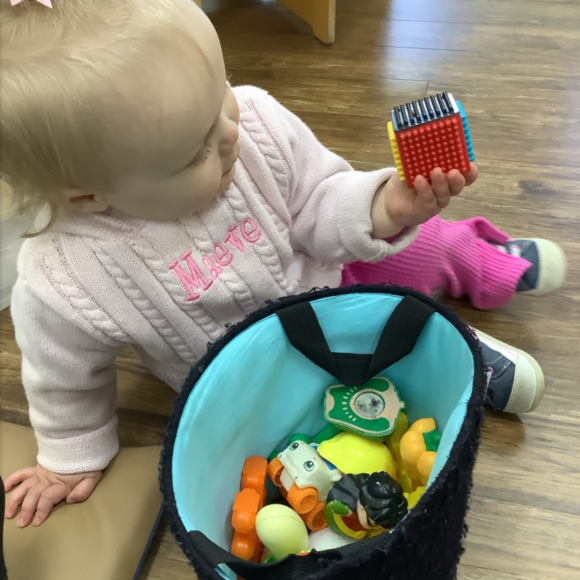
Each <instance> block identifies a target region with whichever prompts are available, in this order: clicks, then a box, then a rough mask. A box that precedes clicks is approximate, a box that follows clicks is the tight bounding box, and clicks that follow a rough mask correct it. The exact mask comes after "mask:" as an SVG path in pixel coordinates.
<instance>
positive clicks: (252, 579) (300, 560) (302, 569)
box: [189, 531, 374, 580]
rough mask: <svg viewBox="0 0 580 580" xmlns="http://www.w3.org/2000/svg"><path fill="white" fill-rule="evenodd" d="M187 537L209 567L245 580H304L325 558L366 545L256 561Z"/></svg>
mask: <svg viewBox="0 0 580 580" xmlns="http://www.w3.org/2000/svg"><path fill="white" fill-rule="evenodd" d="M189 537H190V538H191V541H192V543H193V544H194V545H195V547H196V548H197V549H198V550H199V552H200V553H201V554H202V555H203V556H204V557H205V559H206V560H207V561H208V562H209V563H210V565H211V566H213V567H214V568H215V567H217V566H218V565H219V564H225V565H226V566H228V567H229V568H231V569H232V570H233V571H234V572H235V573H236V574H238V575H239V576H241V577H242V578H244V580H303V579H304V577H305V576H308V575H310V574H315V573H317V572H320V570H321V569H322V566H323V562H324V561H326V562H332V561H337V560H341V559H342V558H344V557H346V556H348V555H350V554H353V553H354V552H358V551H359V550H361V549H362V548H364V547H366V545H368V542H357V543H355V544H349V545H348V546H343V547H342V548H340V550H326V551H324V552H313V553H312V554H308V555H304V556H297V555H291V556H288V557H287V558H284V560H280V561H279V562H274V563H272V564H255V563H253V562H247V561H246V560H242V559H241V558H238V557H237V556H234V555H233V554H232V553H230V552H228V551H227V550H224V549H223V548H220V547H219V546H218V545H217V544H214V543H213V542H212V541H211V540H210V539H209V538H208V537H207V536H206V535H205V534H202V533H201V532H198V531H192V532H189ZM373 539H374V538H373Z"/></svg>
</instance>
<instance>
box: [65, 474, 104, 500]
mask: <svg viewBox="0 0 580 580" xmlns="http://www.w3.org/2000/svg"><path fill="white" fill-rule="evenodd" d="M99 479H100V477H87V478H86V479H83V480H82V481H81V482H80V483H78V484H77V485H76V486H75V487H74V488H73V490H72V491H71V492H70V493H69V494H68V496H67V498H66V503H78V502H81V501H85V500H86V499H87V498H88V497H89V496H90V495H91V493H93V491H94V490H95V487H97V483H99Z"/></svg>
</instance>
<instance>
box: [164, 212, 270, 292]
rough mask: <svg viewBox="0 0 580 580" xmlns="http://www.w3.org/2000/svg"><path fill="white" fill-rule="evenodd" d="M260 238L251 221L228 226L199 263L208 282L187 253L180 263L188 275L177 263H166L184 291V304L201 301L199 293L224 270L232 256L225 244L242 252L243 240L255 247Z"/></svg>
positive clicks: (260, 233)
mask: <svg viewBox="0 0 580 580" xmlns="http://www.w3.org/2000/svg"><path fill="white" fill-rule="evenodd" d="M240 234H241V237H240ZM261 237H262V232H261V231H260V228H259V227H258V225H257V224H256V222H254V220H251V219H249V218H248V219H245V220H244V221H243V222H242V223H241V224H236V225H235V226H232V227H231V228H230V229H229V230H228V235H227V236H226V238H225V240H224V241H223V242H220V243H219V244H215V245H214V247H213V256H204V257H203V258H202V260H201V261H202V262H203V265H204V266H205V267H206V268H207V270H208V272H209V274H208V275H209V279H208V277H206V275H205V274H204V273H203V272H202V270H201V268H200V267H199V266H198V265H197V264H196V262H195V260H194V259H193V258H192V257H191V250H188V251H187V252H185V254H183V256H181V260H182V261H183V262H185V264H186V265H187V268H188V270H189V272H188V271H187V270H185V269H184V267H183V266H182V265H181V264H180V263H179V260H173V262H171V264H169V269H170V270H173V271H174V272H175V273H176V274H177V275H178V276H179V279H180V280H181V283H182V284H183V286H184V288H185V291H186V292H187V301H188V302H192V301H193V300H198V299H199V298H201V291H205V290H207V289H208V288H209V287H210V286H211V285H212V284H213V283H214V282H215V281H216V280H217V279H218V278H219V277H220V274H221V273H222V272H223V271H224V268H225V267H227V266H229V265H230V264H231V263H232V262H233V261H234V258H235V254H233V253H232V251H231V250H230V249H229V248H228V247H227V246H226V244H231V245H232V250H239V251H240V252H245V251H246V248H245V246H244V240H245V241H246V242H247V243H248V244H255V243H256V242H257V241H258V240H259V239H260V238H261ZM212 258H213V259H212Z"/></svg>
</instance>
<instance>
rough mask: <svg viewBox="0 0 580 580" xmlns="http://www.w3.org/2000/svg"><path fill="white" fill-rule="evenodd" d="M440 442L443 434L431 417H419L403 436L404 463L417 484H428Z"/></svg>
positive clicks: (402, 452)
mask: <svg viewBox="0 0 580 580" xmlns="http://www.w3.org/2000/svg"><path fill="white" fill-rule="evenodd" d="M440 442H441V434H440V433H439V431H437V426H436V424H435V419H431V418H429V419H419V421H416V422H415V423H413V425H411V428H410V429H409V430H408V431H407V432H406V433H405V434H404V435H403V437H402V438H401V442H400V450H401V457H402V459H403V464H404V466H405V469H406V471H407V473H408V474H409V475H410V476H411V477H412V478H413V480H414V481H415V482H416V483H417V484H422V485H427V482H428V481H429V477H430V475H431V471H432V470H433V465H434V463H435V459H436V458H437V450H438V449H439V443H440Z"/></svg>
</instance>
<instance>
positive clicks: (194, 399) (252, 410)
mask: <svg viewBox="0 0 580 580" xmlns="http://www.w3.org/2000/svg"><path fill="white" fill-rule="evenodd" d="M400 302H401V296H399V295H393V294H387V293H377V294H359V293H356V292H355V293H345V294H341V295H336V296H329V297H326V298H321V299H318V300H313V301H312V302H311V305H312V307H313V309H314V312H315V313H316V316H317V318H318V321H319V322H320V326H321V327H322V329H323V331H324V335H325V337H326V340H327V342H328V345H329V347H330V349H331V350H332V351H333V352H342V353H345V352H346V353H357V354H368V353H372V352H374V350H375V348H376V346H377V341H378V340H379V337H380V336H381V332H382V331H383V328H384V327H385V324H386V323H387V321H388V319H389V318H390V316H391V314H392V313H393V311H394V310H395V308H396V307H397V306H398V305H399V303H400ZM474 372H475V366H474V354H473V350H472V348H471V347H470V345H469V344H468V343H467V342H466V340H465V337H464V336H463V335H462V334H461V332H460V331H459V330H458V329H457V327H456V326H454V324H452V323H451V322H450V320H449V319H448V318H446V317H445V316H443V315H442V314H441V313H438V312H435V313H434V314H433V315H432V316H431V317H430V318H429V320H428V322H427V323H426V325H425V327H424V329H423V331H422V333H421V335H420V337H419V339H418V341H417V343H416V345H415V348H414V349H413V351H412V352H411V354H409V355H408V356H406V357H404V358H403V359H402V360H400V361H399V362H397V363H395V364H393V365H392V366H390V367H389V368H387V369H386V370H385V371H383V372H381V373H379V374H380V375H381V376H385V377H388V378H389V379H390V380H391V381H393V382H394V384H395V385H396V387H397V390H398V392H399V394H400V396H401V398H402V399H403V400H404V402H405V404H406V409H405V412H406V414H407V415H408V418H409V421H410V422H411V423H412V422H413V421H415V420H417V419H420V418H424V417H433V418H434V419H435V421H436V423H437V427H438V429H439V431H440V432H441V434H442V438H441V442H440V445H439V449H438V453H437V460H436V463H435V465H434V467H433V470H432V473H431V476H430V479H429V483H428V486H430V485H431V484H432V483H433V482H434V481H435V480H436V478H437V477H438V475H439V473H440V472H441V470H442V468H443V467H444V466H445V463H446V461H447V459H448V457H449V454H450V451H451V450H452V448H453V446H454V443H455V441H456V438H457V436H458V433H459V432H460V430H461V428H462V425H463V423H464V420H465V417H466V409H467V403H468V401H469V400H470V398H471V396H472V391H473V389H474ZM333 384H336V379H335V378H334V377H333V376H332V375H330V374H329V373H328V372H327V371H325V370H323V369H322V368H321V367H319V366H317V365H315V364H314V363H313V362H311V361H310V360H309V359H308V358H306V357H305V356H304V355H303V354H302V353H301V352H299V351H298V350H296V349H295V348H294V347H293V346H292V345H291V344H290V341H289V340H288V337H287V335H286V334H285V332H284V329H283V326H282V324H281V321H280V319H279V318H278V316H277V315H276V314H272V315H270V316H267V317H265V318H263V319H261V320H258V321H257V322H255V323H254V324H251V325H249V326H248V327H247V328H245V329H244V330H243V331H242V332H240V333H238V334H237V335H236V336H234V337H233V338H232V339H231V340H229V341H228V342H227V343H226V344H225V346H223V348H221V350H220V352H219V353H218V354H217V355H216V356H215V357H213V358H212V359H211V360H210V362H209V364H208V365H207V367H205V368H204V369H203V373H202V374H201V376H200V377H199V379H198V380H197V382H196V384H195V386H194V388H193V389H192V390H191V392H190V393H189V395H188V397H187V400H186V401H185V404H184V406H183V408H182V410H181V415H180V417H179V422H178V425H177V430H176V433H175V435H174V442H173V450H172V456H171V471H172V486H173V495H174V499H175V506H176V509H177V513H178V515H179V518H180V520H181V522H182V524H183V527H184V528H185V530H187V531H188V532H189V531H191V530H198V531H200V532H202V533H203V534H205V536H207V537H208V538H209V539H210V540H212V541H213V542H215V543H216V544H217V545H218V546H221V547H222V548H224V549H228V548H229V546H230V543H231V540H232V533H233V530H232V526H231V518H232V505H233V501H234V498H235V497H236V494H237V493H238V492H239V491H240V475H241V473H242V469H243V466H244V462H245V461H246V459H247V458H248V457H251V456H255V455H259V456H262V457H268V456H270V454H271V453H272V451H273V450H275V449H280V448H284V447H285V446H286V445H287V444H288V442H289V437H290V436H291V435H292V434H295V433H304V434H310V435H314V434H316V433H318V432H319V431H321V429H323V428H324V427H325V425H326V422H325V419H324V414H323V398H324V393H325V390H326V389H327V388H328V387H329V386H330V385H333ZM231 577H232V578H234V577H235V575H232V576H231Z"/></svg>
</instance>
